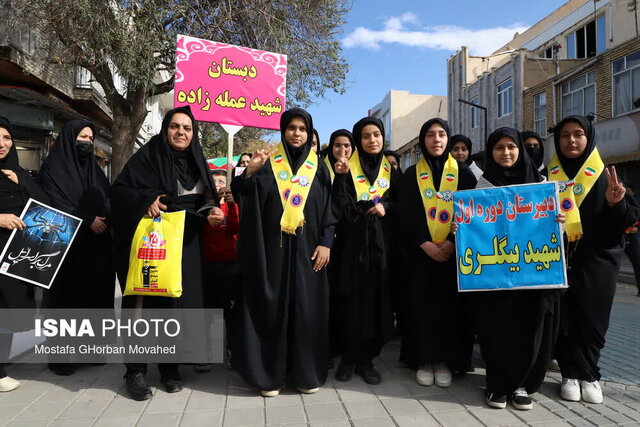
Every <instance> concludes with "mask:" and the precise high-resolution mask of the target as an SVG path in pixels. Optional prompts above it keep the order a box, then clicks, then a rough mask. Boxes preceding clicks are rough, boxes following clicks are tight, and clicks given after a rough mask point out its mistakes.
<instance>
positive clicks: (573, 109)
mask: <svg viewBox="0 0 640 427" xmlns="http://www.w3.org/2000/svg"><path fill="white" fill-rule="evenodd" d="M595 82H596V73H595V71H591V72H590V73H587V74H583V75H581V76H579V77H576V78H574V79H572V80H569V81H568V82H566V83H564V84H563V85H562V117H567V116H570V115H572V114H578V115H581V116H586V115H587V114H590V113H595V112H596V83H595Z"/></svg>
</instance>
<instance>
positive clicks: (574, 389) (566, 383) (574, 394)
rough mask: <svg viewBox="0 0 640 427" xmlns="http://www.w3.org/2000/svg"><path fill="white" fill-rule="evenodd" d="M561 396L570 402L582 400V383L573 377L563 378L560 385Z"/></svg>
mask: <svg viewBox="0 0 640 427" xmlns="http://www.w3.org/2000/svg"><path fill="white" fill-rule="evenodd" d="M560 397H562V398H563V399H564V400H568V401H570V402H579V401H580V384H579V382H578V380H575V379H573V378H564V377H563V378H562V384H561V385H560Z"/></svg>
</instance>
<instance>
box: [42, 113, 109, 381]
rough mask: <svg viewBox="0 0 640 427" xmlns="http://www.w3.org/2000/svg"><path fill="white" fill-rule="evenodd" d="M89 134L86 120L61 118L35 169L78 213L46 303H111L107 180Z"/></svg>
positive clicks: (59, 202) (57, 198)
mask: <svg viewBox="0 0 640 427" xmlns="http://www.w3.org/2000/svg"><path fill="white" fill-rule="evenodd" d="M94 138H95V128H94V126H93V125H92V124H91V123H89V122H87V121H85V120H71V121H69V122H67V123H65V125H64V126H63V127H62V130H61V131H60V134H59V135H58V137H57V138H56V140H55V142H54V144H53V147H52V148H51V151H50V153H49V155H48V156H47V158H46V159H45V161H44V164H43V165H42V169H40V181H41V185H42V189H43V190H44V191H45V192H46V193H47V195H48V196H49V199H50V200H51V206H53V207H54V208H56V209H60V210H61V211H63V212H66V213H68V214H71V215H75V216H77V217H79V218H81V219H82V225H81V226H80V229H79V230H78V233H77V235H76V237H75V239H74V241H73V244H72V245H71V248H70V250H69V253H68V254H67V256H66V258H65V260H64V263H63V264H62V267H61V268H60V271H59V272H58V275H57V276H56V279H55V281H54V283H53V284H52V286H51V289H49V291H48V292H47V293H46V294H45V299H44V305H45V307H47V308H103V309H108V308H113V304H114V301H113V295H114V288H115V273H114V265H113V257H112V253H113V252H112V250H113V248H112V244H113V237H112V232H111V228H110V227H111V208H110V205H109V198H108V196H107V192H108V189H109V181H108V180H107V177H106V175H105V174H104V172H103V171H102V169H100V166H98V163H97V162H96V158H95V156H94V154H93V140H94ZM49 367H50V368H51V369H52V370H53V371H54V372H55V373H56V374H58V375H70V374H72V373H73V372H74V370H75V368H74V366H73V365H71V364H68V363H60V364H50V365H49Z"/></svg>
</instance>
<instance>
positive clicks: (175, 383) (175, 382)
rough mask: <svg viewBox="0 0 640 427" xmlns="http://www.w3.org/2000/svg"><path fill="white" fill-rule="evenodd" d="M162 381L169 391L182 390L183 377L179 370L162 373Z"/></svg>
mask: <svg viewBox="0 0 640 427" xmlns="http://www.w3.org/2000/svg"><path fill="white" fill-rule="evenodd" d="M160 382H161V383H162V385H163V386H164V389H165V390H166V392H167V393H177V392H179V391H181V390H182V378H180V374H178V371H176V372H170V373H165V374H162V376H161V377H160Z"/></svg>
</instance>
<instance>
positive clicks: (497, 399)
mask: <svg viewBox="0 0 640 427" xmlns="http://www.w3.org/2000/svg"><path fill="white" fill-rule="evenodd" d="M484 396H485V399H486V400H487V405H489V406H491V407H492V408H498V409H504V408H506V407H507V396H505V395H497V394H495V393H491V392H489V391H487V392H486V393H485V395H484Z"/></svg>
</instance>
